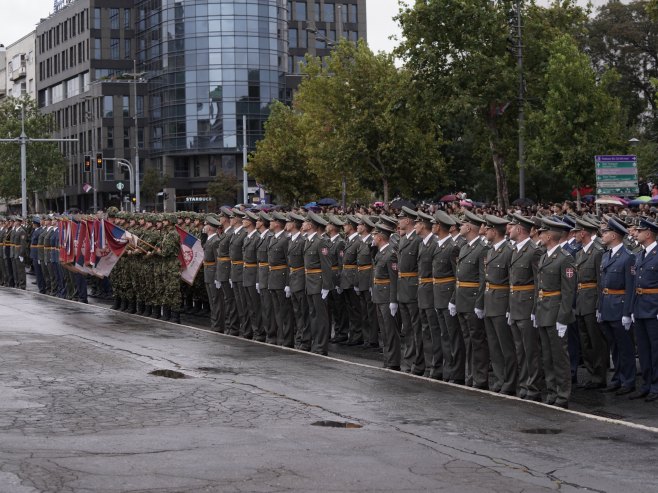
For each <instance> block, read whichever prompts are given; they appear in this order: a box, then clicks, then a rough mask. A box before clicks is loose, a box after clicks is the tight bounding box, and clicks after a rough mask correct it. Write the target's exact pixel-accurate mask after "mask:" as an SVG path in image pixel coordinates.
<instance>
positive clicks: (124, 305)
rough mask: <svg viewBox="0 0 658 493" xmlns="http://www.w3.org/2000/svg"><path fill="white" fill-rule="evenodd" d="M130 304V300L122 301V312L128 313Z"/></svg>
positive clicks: (124, 299)
mask: <svg viewBox="0 0 658 493" xmlns="http://www.w3.org/2000/svg"><path fill="white" fill-rule="evenodd" d="M128 303H129V301H128V298H123V299H122V300H121V308H119V309H120V310H121V311H122V312H125V311H127V310H128Z"/></svg>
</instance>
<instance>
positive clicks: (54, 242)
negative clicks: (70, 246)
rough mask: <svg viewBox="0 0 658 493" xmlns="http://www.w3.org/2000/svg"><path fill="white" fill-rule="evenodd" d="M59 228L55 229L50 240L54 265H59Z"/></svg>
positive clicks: (51, 257)
mask: <svg viewBox="0 0 658 493" xmlns="http://www.w3.org/2000/svg"><path fill="white" fill-rule="evenodd" d="M59 247H60V244H59V226H54V227H53V235H52V236H51V238H50V248H51V250H50V261H51V262H52V263H54V264H57V263H59Z"/></svg>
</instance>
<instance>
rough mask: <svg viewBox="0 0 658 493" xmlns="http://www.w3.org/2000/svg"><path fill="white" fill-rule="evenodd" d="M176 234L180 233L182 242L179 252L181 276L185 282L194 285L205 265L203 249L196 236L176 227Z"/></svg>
mask: <svg viewBox="0 0 658 493" xmlns="http://www.w3.org/2000/svg"><path fill="white" fill-rule="evenodd" d="M176 232H178V238H179V240H180V251H179V252H178V260H180V264H181V274H180V275H181V278H182V279H183V281H185V282H186V283H188V284H189V285H192V284H194V278H195V277H196V275H197V272H199V269H200V268H201V264H202V263H203V247H202V246H201V242H200V241H199V239H198V238H197V237H196V236H194V235H191V234H190V233H188V232H187V231H185V230H184V229H182V228H179V227H178V226H176Z"/></svg>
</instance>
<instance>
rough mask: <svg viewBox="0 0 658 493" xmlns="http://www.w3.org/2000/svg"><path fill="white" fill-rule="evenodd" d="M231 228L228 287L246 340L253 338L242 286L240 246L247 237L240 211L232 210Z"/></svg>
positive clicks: (242, 215) (243, 215) (242, 335)
mask: <svg viewBox="0 0 658 493" xmlns="http://www.w3.org/2000/svg"><path fill="white" fill-rule="evenodd" d="M232 212H233V217H232V218H231V226H233V228H234V231H233V234H232V235H231V238H230V240H229V255H230V257H231V278H230V279H229V285H230V286H231V287H232V288H233V293H234V294H235V304H236V307H237V310H238V319H239V320H240V336H241V337H244V338H246V339H251V338H252V337H253V330H252V328H251V322H250V320H249V315H250V314H249V308H248V307H247V299H246V293H245V291H244V286H243V285H242V274H243V271H244V260H243V258H242V255H243V254H242V245H243V243H244V239H245V237H246V236H247V231H246V230H245V228H244V223H243V221H242V220H243V218H244V217H245V213H244V212H243V211H241V210H240V209H237V208H234V209H233V210H232Z"/></svg>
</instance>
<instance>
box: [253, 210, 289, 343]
mask: <svg viewBox="0 0 658 493" xmlns="http://www.w3.org/2000/svg"><path fill="white" fill-rule="evenodd" d="M287 222H288V218H287V217H286V216H285V215H284V214H281V213H280V212H274V213H273V214H272V220H271V221H270V231H271V232H272V236H271V237H270V239H269V242H268V246H267V263H268V266H269V275H268V278H267V288H268V291H269V292H270V294H271V297H272V305H273V306H272V312H273V315H274V317H275V319H276V331H277V333H276V344H279V345H281V346H285V347H294V345H295V332H294V330H293V319H292V302H291V301H290V296H291V293H290V287H289V286H288V257H287V255H288V241H289V238H288V235H287V234H286V231H285V228H286V223H287ZM286 288H287V291H286ZM261 289H263V288H262V286H261Z"/></svg>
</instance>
